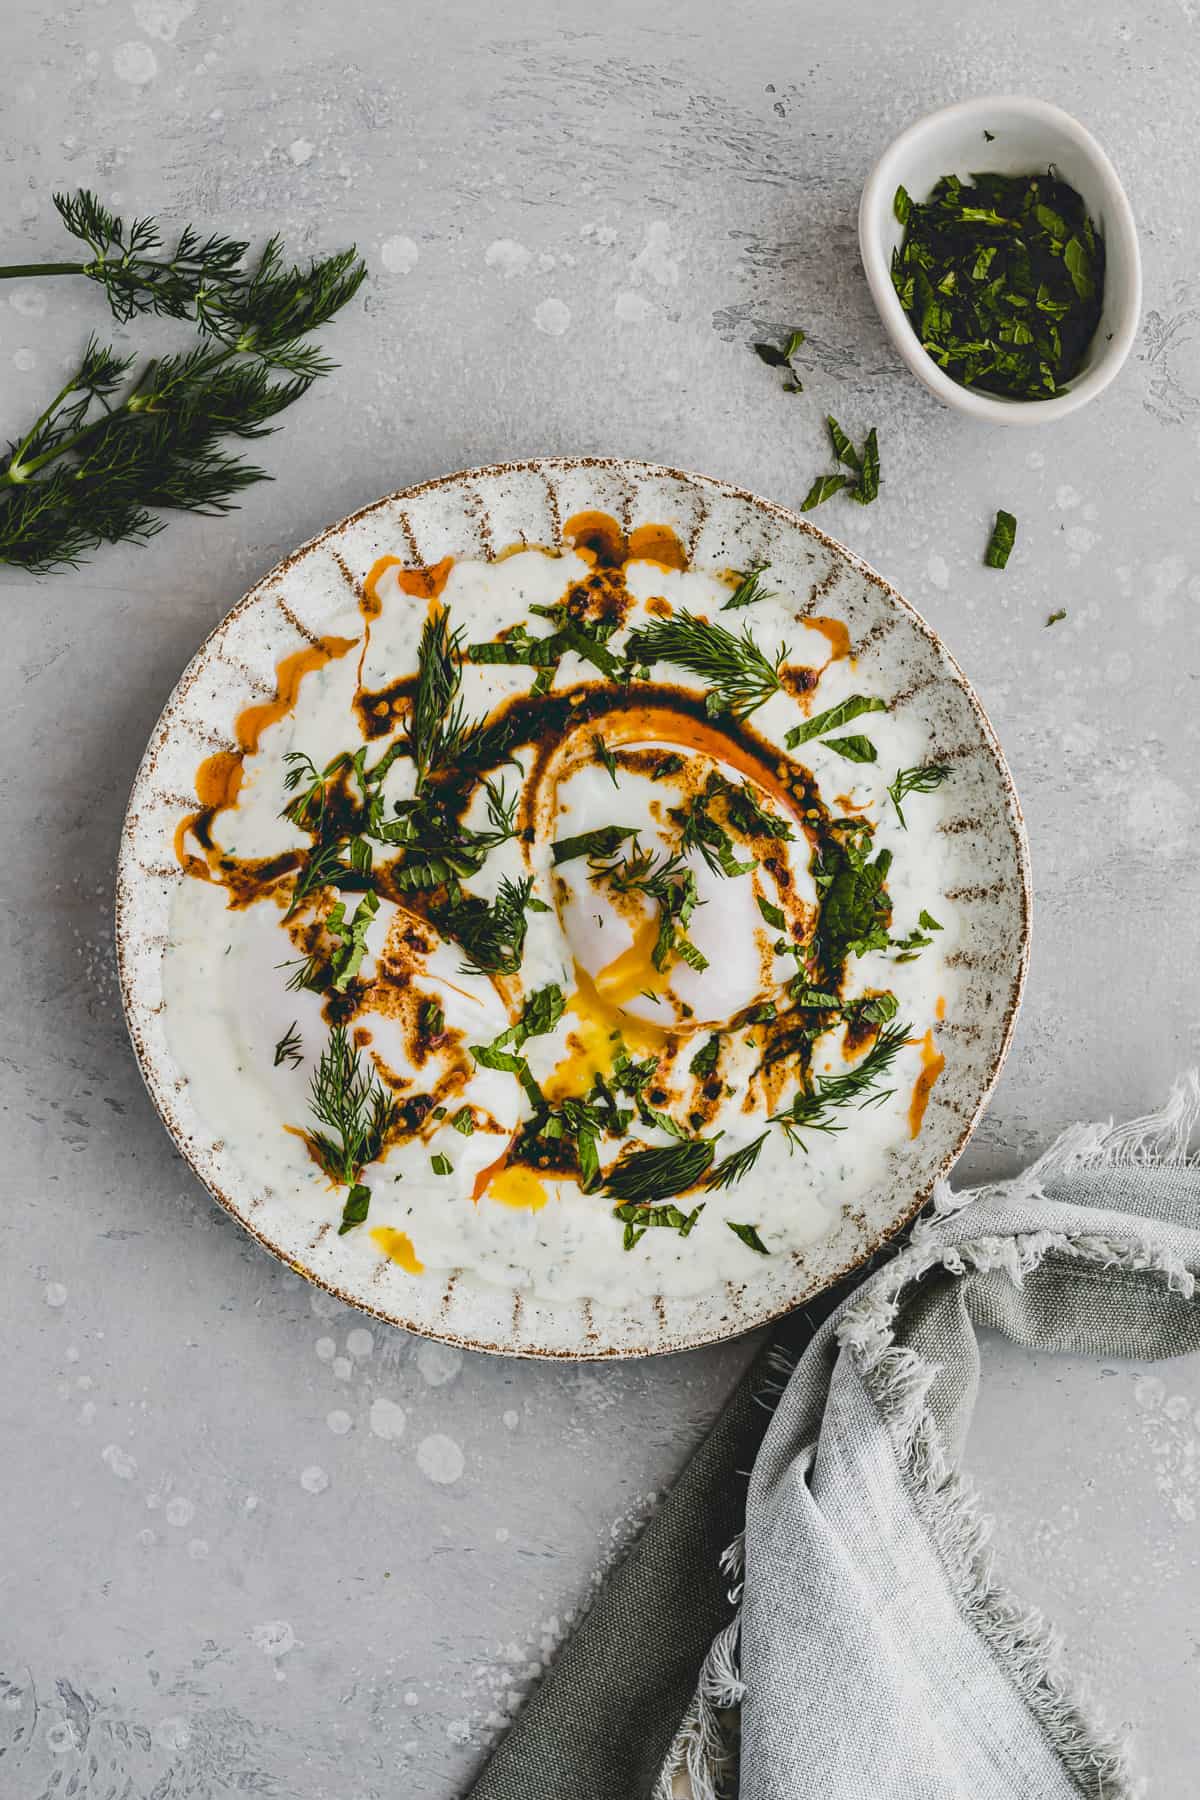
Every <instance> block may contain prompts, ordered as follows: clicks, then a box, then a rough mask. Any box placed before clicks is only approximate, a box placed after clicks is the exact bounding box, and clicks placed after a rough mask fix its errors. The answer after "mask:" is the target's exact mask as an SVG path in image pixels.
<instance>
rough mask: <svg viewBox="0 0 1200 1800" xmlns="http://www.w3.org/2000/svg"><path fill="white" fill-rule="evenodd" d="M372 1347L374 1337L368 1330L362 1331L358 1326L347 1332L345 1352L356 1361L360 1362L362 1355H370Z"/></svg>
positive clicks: (373, 1346) (373, 1345)
mask: <svg viewBox="0 0 1200 1800" xmlns="http://www.w3.org/2000/svg"><path fill="white" fill-rule="evenodd" d="M374 1348H375V1339H374V1338H373V1337H372V1336H371V1334H370V1332H369V1331H363V1330H362V1329H361V1327H360V1329H359V1330H357V1331H350V1332H347V1334H346V1353H347V1355H349V1356H352V1357H353V1358H354V1360H355V1361H356V1362H361V1361H362V1359H363V1357H365V1356H370V1354H371V1352H372V1350H373V1349H374Z"/></svg>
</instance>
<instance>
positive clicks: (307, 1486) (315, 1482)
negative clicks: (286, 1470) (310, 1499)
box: [300, 1463, 329, 1494]
mask: <svg viewBox="0 0 1200 1800" xmlns="http://www.w3.org/2000/svg"><path fill="white" fill-rule="evenodd" d="M300 1486H301V1487H302V1488H303V1489H304V1491H305V1493H306V1494H323V1493H324V1492H325V1489H326V1488H327V1487H328V1486H329V1476H328V1475H327V1474H326V1473H325V1470H324V1469H323V1468H322V1467H321V1465H320V1463H310V1464H309V1465H308V1467H307V1469H301V1471H300Z"/></svg>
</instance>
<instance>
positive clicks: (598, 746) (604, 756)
mask: <svg viewBox="0 0 1200 1800" xmlns="http://www.w3.org/2000/svg"><path fill="white" fill-rule="evenodd" d="M1062 616H1063V618H1065V617H1066V614H1065V613H1064V614H1063V615H1062ZM592 749H593V750H594V751H595V752H596V755H597V756H598V757H599V758H600V761H601V762H602V763H603V764H604V766H605V768H606V769H607V770H608V779H609V780H610V781H611V782H612V784H613V786H614V787H618V786H619V785H620V783H619V782H618V780H617V759H616V757H615V756H614V755H613V753H612V751H611V750H610V749H609V747H608V745H607V744H606V743H605V741H604V739H603V738H602V737H601V736H600V733H599V732H598V731H597V732H595V733H593V736H592Z"/></svg>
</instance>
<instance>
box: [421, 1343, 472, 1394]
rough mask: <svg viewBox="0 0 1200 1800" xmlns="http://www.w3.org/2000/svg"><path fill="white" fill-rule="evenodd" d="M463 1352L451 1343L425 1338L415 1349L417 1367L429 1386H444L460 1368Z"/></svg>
mask: <svg viewBox="0 0 1200 1800" xmlns="http://www.w3.org/2000/svg"><path fill="white" fill-rule="evenodd" d="M462 1362H463V1354H462V1351H461V1350H456V1349H455V1347H454V1345H453V1344H439V1343H436V1342H435V1341H434V1340H433V1339H432V1338H427V1339H426V1340H425V1341H424V1343H422V1344H421V1346H420V1348H419V1349H418V1351H417V1367H418V1369H420V1371H421V1373H422V1375H423V1376H424V1377H425V1380H426V1381H427V1382H428V1383H429V1386H430V1387H444V1386H445V1385H446V1383H447V1382H448V1381H453V1380H454V1377H455V1376H456V1375H457V1374H458V1372H459V1370H460V1369H461V1368H462Z"/></svg>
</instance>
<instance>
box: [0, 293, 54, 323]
mask: <svg viewBox="0 0 1200 1800" xmlns="http://www.w3.org/2000/svg"><path fill="white" fill-rule="evenodd" d="M8 304H9V305H10V306H11V307H12V309H13V311H14V312H15V313H20V315H21V317H22V318H23V319H40V318H41V317H42V315H43V314H44V312H45V310H46V296H45V295H44V294H41V293H39V292H38V290H37V289H36V288H27V287H19V288H15V289H14V290H13V292H12V293H11V294H10V295H9V296H8Z"/></svg>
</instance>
